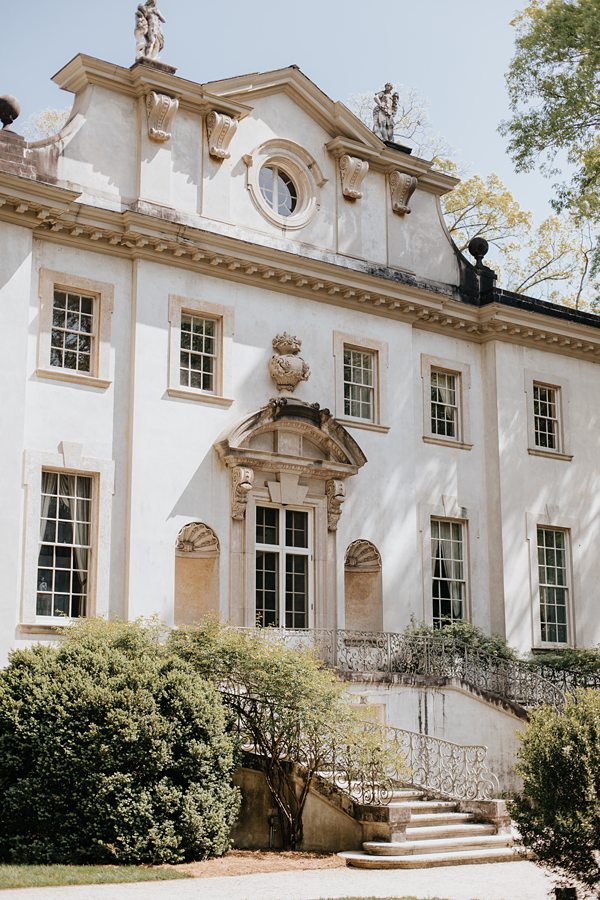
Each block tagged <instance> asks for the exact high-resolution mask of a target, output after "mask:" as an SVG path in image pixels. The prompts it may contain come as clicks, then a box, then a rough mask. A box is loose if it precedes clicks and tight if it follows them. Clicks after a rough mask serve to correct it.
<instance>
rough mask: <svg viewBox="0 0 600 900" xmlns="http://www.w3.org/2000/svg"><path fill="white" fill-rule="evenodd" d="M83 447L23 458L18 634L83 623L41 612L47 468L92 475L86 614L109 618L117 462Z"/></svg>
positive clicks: (32, 453) (63, 447)
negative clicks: (39, 590) (42, 519)
mask: <svg viewBox="0 0 600 900" xmlns="http://www.w3.org/2000/svg"><path fill="white" fill-rule="evenodd" d="M84 450H85V448H84V446H83V445H82V444H77V443H71V442H67V441H62V442H61V443H60V444H59V452H58V453H50V452H45V451H39V450H26V451H25V453H24V460H23V484H24V486H25V518H24V522H25V526H24V547H23V585H22V596H21V619H20V624H19V628H18V630H19V631H20V632H21V633H24V634H44V633H53V632H55V631H56V629H57V628H62V627H64V626H65V625H68V624H70V623H72V622H77V621H79V619H66V618H65V619H63V618H61V619H60V620H57V619H56V618H54V617H51V616H38V615H37V613H36V584H37V568H38V556H39V544H40V541H39V533H40V517H41V500H42V470H47V471H52V472H58V473H59V474H66V473H68V474H73V475H91V476H93V480H94V483H93V489H92V517H91V518H92V538H91V547H92V549H91V551H90V583H89V590H88V595H87V616H88V617H89V616H107V615H108V595H109V560H110V529H111V514H112V498H113V493H114V475H115V464H114V462H113V460H112V459H110V460H109V459H96V458H94V457H90V456H86V455H84Z"/></svg>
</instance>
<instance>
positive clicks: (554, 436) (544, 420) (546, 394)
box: [533, 382, 560, 450]
mask: <svg viewBox="0 0 600 900" xmlns="http://www.w3.org/2000/svg"><path fill="white" fill-rule="evenodd" d="M533 426H534V433H535V446H536V447H541V448H543V449H544V450H560V422H559V389H558V388H556V387H550V386H548V385H546V384H536V383H535V382H534V384H533Z"/></svg>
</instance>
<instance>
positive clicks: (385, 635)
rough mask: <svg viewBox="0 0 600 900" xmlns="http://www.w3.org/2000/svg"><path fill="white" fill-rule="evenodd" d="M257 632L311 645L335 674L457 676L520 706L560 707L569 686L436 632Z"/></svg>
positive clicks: (514, 661) (302, 644)
mask: <svg viewBox="0 0 600 900" xmlns="http://www.w3.org/2000/svg"><path fill="white" fill-rule="evenodd" d="M262 634H263V635H264V637H265V638H266V639H275V640H281V641H283V642H284V643H285V644H286V645H287V646H291V647H301V646H306V647H311V648H312V649H313V650H314V651H315V653H316V654H317V655H318V656H319V657H320V658H321V659H322V660H323V661H324V662H325V664H326V665H328V666H331V667H333V668H336V669H338V670H339V671H340V672H347V673H356V674H366V673H378V672H387V673H393V674H398V675H407V676H415V677H416V676H427V677H433V678H458V679H460V680H461V681H464V682H465V683H467V684H469V685H471V686H472V687H474V688H476V689H478V690H481V691H487V692H489V693H492V694H495V695H496V696H498V697H501V698H503V699H505V700H509V701H511V702H513V703H516V704H518V705H519V706H523V707H526V708H531V707H535V706H539V705H540V704H543V703H547V704H550V705H552V706H555V707H561V706H562V705H563V703H564V700H565V690H567V689H569V687H568V686H567V684H566V682H564V681H563V682H561V681H560V680H555V679H554V678H553V679H552V680H550V679H549V678H547V677H544V676H543V675H541V674H539V672H538V671H537V670H536V669H532V668H530V667H529V666H528V665H527V663H524V662H521V661H520V660H513V659H502V658H500V657H497V656H494V655H492V654H490V653H486V652H484V651H482V650H478V649H475V648H473V647H471V646H470V645H468V644H466V643H464V642H462V641H459V640H456V639H454V638H449V637H448V636H447V635H443V634H441V633H440V634H439V635H438V634H435V633H434V634H425V635H422V634H406V633H396V632H377V631H347V630H343V629H331V630H327V629H324V630H312V631H286V630H283V629H276V628H265V629H263V630H262ZM557 674H559V673H557ZM560 674H566V673H560ZM599 682H600V679H599Z"/></svg>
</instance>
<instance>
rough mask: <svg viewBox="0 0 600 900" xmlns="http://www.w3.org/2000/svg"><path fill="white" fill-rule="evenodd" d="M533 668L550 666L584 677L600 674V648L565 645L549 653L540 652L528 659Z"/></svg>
mask: <svg viewBox="0 0 600 900" xmlns="http://www.w3.org/2000/svg"><path fill="white" fill-rule="evenodd" d="M528 665H530V666H531V667H532V668H536V669H537V668H540V669H545V668H550V669H556V670H558V671H559V672H572V673H573V674H575V675H578V676H580V677H581V678H584V679H585V677H586V676H587V675H599V674H600V652H598V648H597V647H594V648H585V649H575V648H573V647H565V648H564V649H563V650H556V651H552V652H548V653H538V654H536V655H535V656H534V657H532V659H530V660H529V661H528Z"/></svg>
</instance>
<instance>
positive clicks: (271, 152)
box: [243, 138, 327, 231]
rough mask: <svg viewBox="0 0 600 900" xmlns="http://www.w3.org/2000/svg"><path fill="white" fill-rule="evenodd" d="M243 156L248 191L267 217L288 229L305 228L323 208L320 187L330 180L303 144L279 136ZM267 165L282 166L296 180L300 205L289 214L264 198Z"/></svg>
mask: <svg viewBox="0 0 600 900" xmlns="http://www.w3.org/2000/svg"><path fill="white" fill-rule="evenodd" d="M243 159H244V162H245V163H246V166H247V183H246V186H247V188H248V192H249V194H250V197H251V199H252V202H253V203H254V206H255V207H256V209H257V210H258V211H259V213H260V214H261V215H262V216H264V218H266V219H267V220H268V221H269V222H271V223H272V224H273V225H278V226H279V227H280V228H284V229H285V230H287V231H292V230H295V229H298V228H303V227H304V226H305V225H307V224H308V223H309V222H310V221H311V219H313V218H314V216H315V215H316V213H317V212H318V210H319V208H320V188H321V187H322V186H323V185H324V184H325V182H326V181H327V179H326V178H325V177H324V176H323V174H322V172H321V170H320V168H319V165H318V163H317V161H316V160H315V159H314V158H313V157H312V156H311V155H310V153H308V151H307V150H305V149H304V147H301V146H300V145H299V144H296V143H294V142H293V141H289V140H285V139H283V138H276V139H273V140H269V141H265V142H264V143H263V144H260V146H258V147H256V148H255V149H254V150H253V151H252V153H247V154H246V155H245V156H244V157H243ZM265 165H269V166H276V167H277V168H280V169H281V170H282V171H283V172H285V174H286V175H287V176H288V177H289V178H290V179H291V180H292V181H293V183H294V187H295V188H296V192H297V204H296V208H295V209H294V212H293V213H292V214H291V215H289V216H282V215H280V214H279V213H278V212H276V211H275V210H274V209H272V207H271V206H269V204H268V203H267V201H266V200H265V198H264V197H263V193H262V191H261V188H260V185H259V175H260V171H261V169H262V168H263V166H265Z"/></svg>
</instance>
